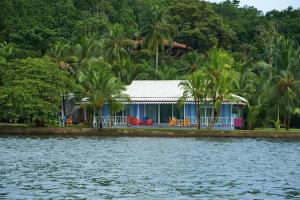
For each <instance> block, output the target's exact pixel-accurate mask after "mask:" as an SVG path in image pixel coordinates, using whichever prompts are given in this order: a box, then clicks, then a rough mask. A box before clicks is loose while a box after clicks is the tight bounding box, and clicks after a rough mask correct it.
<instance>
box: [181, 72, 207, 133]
mask: <svg viewBox="0 0 300 200" xmlns="http://www.w3.org/2000/svg"><path fill="white" fill-rule="evenodd" d="M208 84H209V80H208V79H207V74H205V72H203V71H202V70H198V71H196V72H194V73H192V74H191V75H188V76H187V77H186V81H183V82H181V83H180V84H179V86H181V87H182V88H183V96H182V97H181V98H180V99H179V101H180V102H184V101H185V100H186V99H187V98H193V100H194V103H195V106H196V112H197V127H198V129H200V128H201V114H200V113H201V112H200V110H201V103H203V102H206V100H207V89H208Z"/></svg>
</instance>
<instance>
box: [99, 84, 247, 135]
mask: <svg viewBox="0 0 300 200" xmlns="http://www.w3.org/2000/svg"><path fill="white" fill-rule="evenodd" d="M180 82H182V81H181V80H139V81H133V82H132V83H131V84H130V85H129V86H127V87H126V91H125V93H126V94H127V95H128V96H129V97H130V99H131V101H130V102H124V104H125V109H124V110H122V111H121V112H119V113H117V114H116V115H115V116H114V120H115V124H119V125H122V124H123V125H125V124H127V125H128V122H127V121H126V118H127V117H128V116H132V117H134V118H136V119H138V120H143V119H145V118H147V119H149V118H151V119H152V121H153V124H154V126H160V127H164V126H168V125H169V122H170V119H172V118H173V119H176V122H177V123H176V124H173V126H181V125H182V123H181V122H182V121H183V120H185V119H186V120H188V123H189V126H196V124H197V117H196V106H195V104H194V101H193V99H192V97H189V98H187V100H186V101H185V102H184V105H182V106H179V105H178V104H177V102H178V99H179V98H180V97H182V95H183V89H182V88H181V87H180V86H179V83H180ZM232 96H233V97H235V98H234V99H235V101H234V102H233V101H225V102H223V104H222V105H221V110H220V115H219V116H218V117H217V118H216V123H215V124H214V127H213V128H214V129H221V130H232V129H235V128H242V126H243V118H242V116H243V115H242V112H243V107H244V106H245V105H246V103H247V100H246V99H244V98H242V97H239V96H237V95H233V94H232ZM211 114H212V105H211V104H210V103H206V104H205V103H203V104H202V105H201V126H202V128H206V127H207V126H208V124H209V122H210V120H211ZM103 116H104V118H105V116H108V106H106V107H105V108H104V109H103ZM105 121H106V120H105V119H104V122H105Z"/></svg>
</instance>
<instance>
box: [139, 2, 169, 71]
mask: <svg viewBox="0 0 300 200" xmlns="http://www.w3.org/2000/svg"><path fill="white" fill-rule="evenodd" d="M171 32H172V27H171V26H170V24H168V23H167V21H166V20H165V18H164V12H163V11H162V10H160V9H159V8H158V7H157V6H155V7H153V9H152V12H151V15H150V18H149V21H148V22H146V23H145V25H144V26H143V27H142V35H143V36H144V37H145V44H146V46H147V47H148V49H149V50H150V51H151V52H153V53H155V74H156V76H157V73H158V62H159V60H158V59H159V57H158V56H159V51H163V50H164V45H165V44H166V42H167V43H169V45H170V44H172V38H171Z"/></svg>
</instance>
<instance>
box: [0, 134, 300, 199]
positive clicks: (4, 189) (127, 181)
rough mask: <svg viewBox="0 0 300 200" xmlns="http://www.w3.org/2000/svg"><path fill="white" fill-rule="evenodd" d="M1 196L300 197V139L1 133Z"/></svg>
mask: <svg viewBox="0 0 300 200" xmlns="http://www.w3.org/2000/svg"><path fill="white" fill-rule="evenodd" d="M0 199H184V200H185V199H300V141H299V140H298V141H293V140H273V139H229V138H224V139H221V138H218V139H216V138H134V137H133V138H128V137H116V138H109V137H106V138H102V137H15V136H14V137H10V136H1V137H0Z"/></svg>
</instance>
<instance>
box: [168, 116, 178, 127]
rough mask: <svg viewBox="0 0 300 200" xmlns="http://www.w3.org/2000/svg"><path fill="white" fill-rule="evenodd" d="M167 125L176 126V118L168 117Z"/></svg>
mask: <svg viewBox="0 0 300 200" xmlns="http://www.w3.org/2000/svg"><path fill="white" fill-rule="evenodd" d="M169 126H176V119H175V117H172V118H169Z"/></svg>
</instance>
